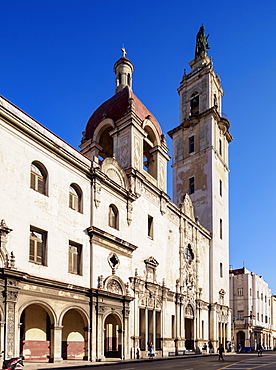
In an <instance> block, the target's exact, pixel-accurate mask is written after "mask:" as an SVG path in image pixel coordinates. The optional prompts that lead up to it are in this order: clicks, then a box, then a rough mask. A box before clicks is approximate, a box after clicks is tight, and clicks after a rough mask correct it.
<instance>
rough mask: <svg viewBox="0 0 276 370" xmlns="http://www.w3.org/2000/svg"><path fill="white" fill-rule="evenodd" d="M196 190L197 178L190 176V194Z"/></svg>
mask: <svg viewBox="0 0 276 370" xmlns="http://www.w3.org/2000/svg"><path fill="white" fill-rule="evenodd" d="M194 192H195V178H194V177H190V178H189V194H193V193H194Z"/></svg>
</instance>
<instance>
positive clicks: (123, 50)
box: [121, 45, 127, 58]
mask: <svg viewBox="0 0 276 370" xmlns="http://www.w3.org/2000/svg"><path fill="white" fill-rule="evenodd" d="M121 50H122V55H123V58H125V57H126V55H127V52H126V49H125V47H124V45H123V47H122V48H121Z"/></svg>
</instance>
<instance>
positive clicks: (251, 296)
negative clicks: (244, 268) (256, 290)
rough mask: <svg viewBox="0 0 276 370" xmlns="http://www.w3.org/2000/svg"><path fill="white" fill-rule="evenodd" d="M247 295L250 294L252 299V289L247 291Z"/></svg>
mask: <svg viewBox="0 0 276 370" xmlns="http://www.w3.org/2000/svg"><path fill="white" fill-rule="evenodd" d="M249 292H250V293H249V294H250V297H252V289H251V288H250V290H249Z"/></svg>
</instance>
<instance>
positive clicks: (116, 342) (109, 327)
mask: <svg viewBox="0 0 276 370" xmlns="http://www.w3.org/2000/svg"><path fill="white" fill-rule="evenodd" d="M122 323H123V320H122V318H121V317H120V315H119V314H118V313H117V312H110V313H109V314H107V315H106V316H105V317H104V318H103V326H104V355H105V357H114V358H115V357H117V358H121V357H122V344H123V338H122V337H123V331H122Z"/></svg>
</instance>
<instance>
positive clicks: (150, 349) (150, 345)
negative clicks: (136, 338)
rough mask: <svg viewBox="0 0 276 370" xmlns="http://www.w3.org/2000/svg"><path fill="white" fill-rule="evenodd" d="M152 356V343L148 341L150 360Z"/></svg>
mask: <svg viewBox="0 0 276 370" xmlns="http://www.w3.org/2000/svg"><path fill="white" fill-rule="evenodd" d="M153 357H154V347H153V343H152V342H150V344H149V358H150V360H152V359H153Z"/></svg>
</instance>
